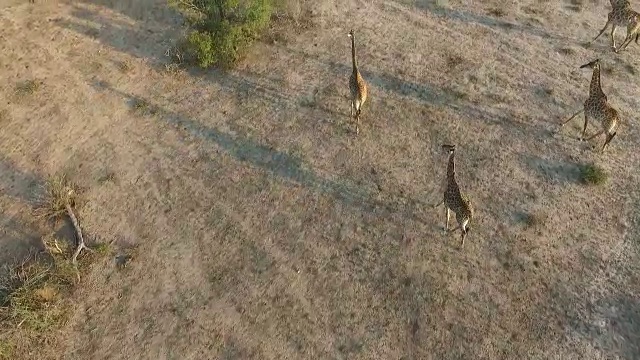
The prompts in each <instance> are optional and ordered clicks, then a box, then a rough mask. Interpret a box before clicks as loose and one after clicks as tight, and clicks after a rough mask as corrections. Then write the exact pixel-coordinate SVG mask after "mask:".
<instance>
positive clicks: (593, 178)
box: [581, 163, 609, 185]
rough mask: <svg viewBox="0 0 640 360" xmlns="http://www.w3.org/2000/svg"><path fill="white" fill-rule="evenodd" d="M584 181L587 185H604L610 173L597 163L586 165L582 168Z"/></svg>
mask: <svg viewBox="0 0 640 360" xmlns="http://www.w3.org/2000/svg"><path fill="white" fill-rule="evenodd" d="M581 177H582V182H583V183H585V184H587V185H602V184H604V183H606V182H607V180H608V179H609V175H608V174H607V172H606V171H605V170H604V169H603V168H602V167H600V166H598V165H596V164H593V163H591V164H587V165H584V166H583V167H582V169H581Z"/></svg>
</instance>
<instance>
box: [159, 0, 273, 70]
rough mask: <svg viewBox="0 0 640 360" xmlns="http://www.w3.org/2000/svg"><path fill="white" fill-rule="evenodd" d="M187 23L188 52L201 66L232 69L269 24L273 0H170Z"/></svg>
mask: <svg viewBox="0 0 640 360" xmlns="http://www.w3.org/2000/svg"><path fill="white" fill-rule="evenodd" d="M169 2H170V4H172V5H173V6H174V7H176V8H177V9H178V10H179V11H180V12H181V13H182V14H183V15H184V16H185V17H186V18H187V20H188V22H189V23H190V25H191V29H192V30H191V32H190V33H189V35H188V36H187V42H186V49H185V50H186V51H187V53H188V54H190V55H191V56H192V57H193V58H194V59H195V60H196V61H197V63H198V65H199V66H201V67H203V68H207V67H210V66H224V67H228V66H232V65H233V64H234V63H235V62H236V61H237V60H238V59H239V58H240V56H242V53H243V51H244V50H246V49H247V47H248V46H249V45H251V43H252V42H253V41H254V40H255V39H256V38H257V37H258V36H259V35H260V33H261V32H262V31H263V30H264V29H265V28H266V27H267V26H268V25H269V21H270V19H271V14H272V11H273V6H272V0H169Z"/></svg>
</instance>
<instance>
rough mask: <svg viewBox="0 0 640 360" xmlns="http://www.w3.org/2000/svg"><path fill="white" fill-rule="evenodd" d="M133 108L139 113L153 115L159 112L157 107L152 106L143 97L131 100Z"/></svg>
mask: <svg viewBox="0 0 640 360" xmlns="http://www.w3.org/2000/svg"><path fill="white" fill-rule="evenodd" d="M131 109H132V110H133V112H134V113H136V114H138V115H142V116H144V115H149V114H151V115H153V114H155V113H156V112H157V110H156V108H155V107H154V106H152V105H151V104H150V103H149V102H148V101H147V100H145V99H142V98H134V99H133V100H132V101H131Z"/></svg>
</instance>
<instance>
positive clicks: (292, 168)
mask: <svg viewBox="0 0 640 360" xmlns="http://www.w3.org/2000/svg"><path fill="white" fill-rule="evenodd" d="M94 86H95V87H97V88H98V89H99V90H100V91H104V90H109V91H112V92H114V93H116V94H117V95H118V96H121V97H122V98H123V99H124V100H125V101H127V102H128V103H130V104H135V103H145V104H148V106H149V108H151V110H150V111H151V112H152V113H153V114H155V115H156V116H157V117H158V118H160V119H162V120H164V121H166V122H167V123H169V124H170V125H171V126H173V127H175V128H176V129H179V130H182V131H186V132H188V133H189V134H190V135H192V136H194V137H197V138H201V139H205V140H207V141H212V142H214V143H216V144H217V145H218V146H220V147H221V148H222V149H224V150H225V151H226V152H227V153H229V155H231V156H233V157H234V158H235V159H237V160H239V161H242V162H247V163H249V164H251V165H253V166H256V167H259V168H262V169H264V170H266V171H268V172H269V173H271V174H273V175H275V176H277V177H279V178H282V179H285V180H288V181H292V182H295V183H298V184H300V185H303V186H305V187H307V188H310V189H313V190H315V191H319V192H321V193H323V194H328V195H331V196H333V197H335V198H336V199H339V200H341V201H343V202H345V203H346V204H348V205H350V206H355V207H359V208H361V209H363V210H365V211H368V212H376V213H378V212H382V213H387V214H391V213H396V212H409V214H407V215H409V216H412V217H414V219H415V220H420V219H417V218H415V215H413V211H412V210H413V209H414V208H415V206H417V205H420V204H419V202H418V201H416V200H413V199H407V198H406V197H403V196H399V195H395V194H390V195H389V194H387V196H386V197H387V198H390V200H389V201H384V202H383V201H379V200H373V199H372V198H373V197H374V194H373V193H371V192H369V191H367V190H365V189H364V188H363V187H362V186H358V185H355V184H350V183H349V181H334V180H328V179H324V178H322V177H320V176H318V175H317V174H316V173H315V172H314V171H313V170H312V169H309V168H308V166H307V165H306V164H305V162H304V161H303V160H302V159H301V158H299V157H297V156H294V155H291V154H289V153H287V152H283V151H279V150H276V149H274V148H273V147H270V146H268V145H262V144H258V143H256V142H255V141H254V140H252V139H250V138H247V137H244V136H242V135H231V134H228V133H225V132H222V131H219V130H217V129H214V128H211V127H207V126H205V125H203V124H200V123H198V122H197V121H195V120H191V119H188V118H187V117H185V116H183V115H181V114H179V113H176V112H172V111H169V110H166V109H163V108H161V107H159V106H156V105H153V104H151V102H149V101H148V100H147V99H143V98H140V97H138V96H135V95H131V94H127V93H124V92H122V91H120V90H118V89H115V88H113V87H112V86H111V85H110V84H108V83H106V82H99V83H96V84H94ZM420 221H421V220H420Z"/></svg>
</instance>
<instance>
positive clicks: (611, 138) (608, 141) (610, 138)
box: [600, 132, 616, 152]
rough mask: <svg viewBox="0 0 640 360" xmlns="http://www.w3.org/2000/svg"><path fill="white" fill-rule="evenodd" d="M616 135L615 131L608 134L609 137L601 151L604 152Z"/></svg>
mask: <svg viewBox="0 0 640 360" xmlns="http://www.w3.org/2000/svg"><path fill="white" fill-rule="evenodd" d="M615 136H616V133H615V132H614V133H613V134H607V139H606V140H605V141H604V145H602V150H600V152H604V150H605V149H606V148H607V146H608V145H609V143H610V142H611V140H613V138H614V137H615Z"/></svg>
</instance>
